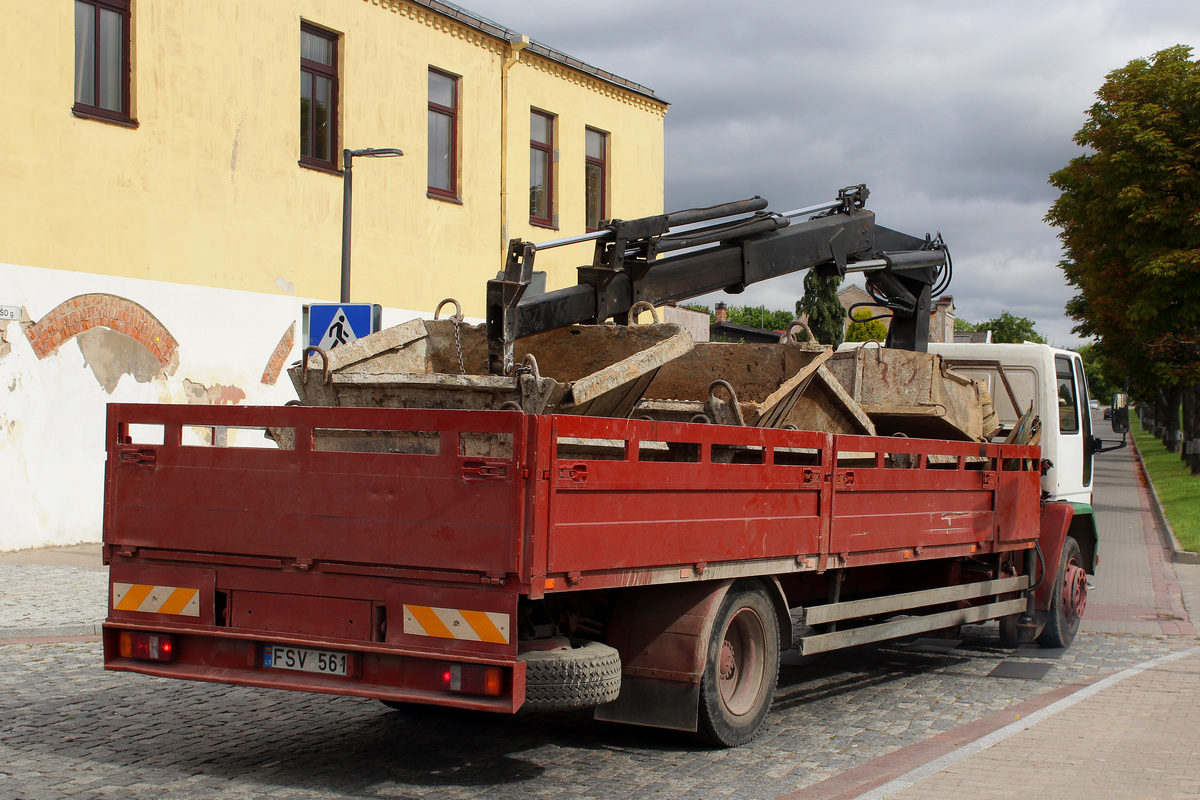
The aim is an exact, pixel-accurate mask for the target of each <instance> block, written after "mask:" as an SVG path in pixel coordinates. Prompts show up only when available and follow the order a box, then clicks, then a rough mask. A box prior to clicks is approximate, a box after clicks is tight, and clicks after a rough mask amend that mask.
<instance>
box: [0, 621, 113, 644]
mask: <svg viewBox="0 0 1200 800" xmlns="http://www.w3.org/2000/svg"><path fill="white" fill-rule="evenodd" d="M103 633H104V626H103V625H102V624H101V623H99V622H97V623H90V624H84V625H42V626H38V627H32V628H0V643H2V642H8V641H11V640H14V639H20V640H25V639H66V638H69V637H72V636H100V635H102V634H103Z"/></svg>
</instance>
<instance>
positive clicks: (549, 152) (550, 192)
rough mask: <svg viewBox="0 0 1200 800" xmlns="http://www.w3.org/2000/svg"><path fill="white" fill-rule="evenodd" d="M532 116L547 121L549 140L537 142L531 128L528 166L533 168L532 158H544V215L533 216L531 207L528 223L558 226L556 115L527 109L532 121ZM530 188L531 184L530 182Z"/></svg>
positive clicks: (547, 226) (539, 225) (543, 226)
mask: <svg viewBox="0 0 1200 800" xmlns="http://www.w3.org/2000/svg"><path fill="white" fill-rule="evenodd" d="M534 117H542V118H543V119H545V120H546V122H547V126H546V128H547V130H548V132H549V136H548V137H547V138H548V139H549V140H550V141H548V142H539V141H537V140H536V139H534V138H533V134H532V130H531V132H530V136H529V167H530V170H531V171H532V169H533V159H534V158H544V159H545V161H546V216H545V217H537V216H534V213H533V208H532V207H531V208H530V209H529V224H531V225H536V226H538V227H541V228H555V229H557V228H558V225H557V224H556V222H555V219H554V194H555V192H554V173H555V169H554V141H555V133H556V132H557V131H556V128H557V127H558V116H557V115H556V114H551V113H550V112H549V111H542V110H540V109H537V108H530V109H529V118H530V122H531V123H532V121H533V118H534ZM529 188H530V189H532V188H533V185H532V184H530V187H529Z"/></svg>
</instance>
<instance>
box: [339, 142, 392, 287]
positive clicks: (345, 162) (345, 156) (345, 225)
mask: <svg viewBox="0 0 1200 800" xmlns="http://www.w3.org/2000/svg"><path fill="white" fill-rule="evenodd" d="M402 155H404V153H403V151H401V150H397V149H396V148H395V147H366V148H363V149H362V150H343V151H342V166H343V169H342V296H341V302H343V303H349V302H350V197H351V194H352V180H351V176H350V162H351V161H353V160H354V158H355V157H359V158H363V157H366V158H391V157H392V156H402Z"/></svg>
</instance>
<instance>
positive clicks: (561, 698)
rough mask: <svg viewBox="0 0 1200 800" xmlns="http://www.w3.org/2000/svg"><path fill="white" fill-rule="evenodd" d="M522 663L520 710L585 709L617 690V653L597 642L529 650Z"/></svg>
mask: <svg viewBox="0 0 1200 800" xmlns="http://www.w3.org/2000/svg"><path fill="white" fill-rule="evenodd" d="M519 658H520V659H521V660H522V661H524V662H525V703H524V705H522V706H521V708H522V710H531V711H550V710H557V709H569V708H589V707H591V706H598V705H600V704H601V703H608V702H611V701H613V700H616V699H617V695H618V694H620V693H621V655H620V653H618V652H617V651H616V649H615V648H612V647H609V646H608V645H606V644H601V643H600V642H581V643H579V646H577V647H572V648H571V649H570V650H531V651H529V652H526V653H521V655H520V656H519Z"/></svg>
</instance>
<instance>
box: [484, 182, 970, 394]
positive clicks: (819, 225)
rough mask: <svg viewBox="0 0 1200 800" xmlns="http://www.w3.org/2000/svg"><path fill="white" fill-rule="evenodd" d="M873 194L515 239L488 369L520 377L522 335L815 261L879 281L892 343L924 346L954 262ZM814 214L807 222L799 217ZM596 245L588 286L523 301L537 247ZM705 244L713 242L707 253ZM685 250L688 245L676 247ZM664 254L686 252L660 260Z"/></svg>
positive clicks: (494, 287) (494, 285) (734, 285)
mask: <svg viewBox="0 0 1200 800" xmlns="http://www.w3.org/2000/svg"><path fill="white" fill-rule="evenodd" d="M868 194H869V193H868V191H867V188H866V187H865V186H853V187H850V188H847V189H843V190H842V191H841V192H839V193H838V199H837V200H836V201H832V202H828V203H823V204H820V205H817V206H811V207H808V208H802V209H797V210H795V211H791V212H788V213H786V214H774V213H769V212H766V211H765V210H764V209H765V208H766V205H767V203H766V201H765V200H763V199H762V198H759V197H755V198H752V199H750V200H744V201H740V202H736V203H728V204H725V205H721V206H713V207H711V208H701V209H690V210H687V211H680V212H676V213H674V214H662V215H659V216H654V217H645V218H642V219H636V220H611V221H608V222H606V223H605V227H604V228H603V229H602V230H599V231H595V232H593V233H589V234H584V235H582V236H577V237H570V238H566V239H559V240H556V241H553V242H545V243H543V244H540V245H538V244H533V243H531V242H524V241H522V240H520V239H514V240H513V241H512V242H510V244H509V251H508V259H507V262H506V264H505V269H504V276H503V277H502V278H498V279H496V280H491V281H488V288H487V334H488V356H489V367H490V369H491V371H492V372H493V373H494V374H511V372H512V368H513V356H512V353H513V347H512V345H513V342H514V341H516V340H517V339H519V338H522V337H524V336H530V335H532V334H535V333H540V332H542V331H547V330H553V329H555V328H560V327H564V326H567V325H573V324H577V323H599V322H603V321H604V320H606V319H609V318H612V319H614V320H616V321H617V322H618V323H624V322H627V321H628V314H629V310H630V309H631V308H632V307H633V306H634V304H635V303H638V302H643V301H644V302H647V303H650V304H651V305H656V306H657V305H662V304H663V303H671V302H679V301H681V300H687V299H689V298H692V297H699V296H701V295H704V294H708V293H710V292H715V291H719V290H725V291H727V292H731V293H738V292H741V291H742V290H743V289H744V288H745V287H746V286H748V285H750V284H752V283H758V282H760V281H765V280H769V279H770V278H775V277H778V276H780V275H787V274H789V273H793V272H798V271H800V270H804V269H814V268H815V269H818V270H821V271H822V272H823V273H827V274H838V275H843V276H844V275H845V274H846V273H847V272H854V271H866V272H869V273H870V275H869V276H868V285H869V286H870V287H871V288H872V294H875V295H876V296H878V297H880V299H881V300H882V301H883V304H884V305H886V306H887V307H888V308H889V309H890V310H891V311H892V312H893V315H894V317H893V321H892V332H891V333H890V334H889V337H888V338H889V345H891V346H895V347H902V348H904V349H909V350H925V349H927V345H928V338H929V337H928V333H929V313H928V312H929V304H930V292H931V287H932V286H933V285H934V283H935V282H936V281H937V277H938V275H939V273H940V271H941V269H942V268H943V267H944V266H945V264H946V263H947V256H946V252H945V248H944V247H943V246H942V244H941V241H940V239H938V240H930V238H929V237H928V236H927V237H925V238H923V239H922V238H918V237H914V236H909V235H908V234H904V233H900V232H898V231H893V230H890V229H888V228H883V227H881V226H877V225H876V224H875V215H874V213H872V212H870V211H867V210H866V209H865V208H864V204H865V201H866V198H867V196H868ZM745 214H750V216H748V217H744V216H743V217H740V218H738V219H734V220H732V221H724V222H717V223H715V224H711V225H706V226H703V227H699V228H693V229H689V230H683V231H680V232H673V229H676V230H677V229H679V228H680V227H681V226H688V225H694V224H697V223H707V222H712V221H713V220H720V219H723V218H725V217H732V216H736V215H745ZM799 217H807V219H804V220H803V221H799V222H793V219H795V218H799ZM585 241H594V242H595V255H594V258H593V261H592V264H591V265H590V266H587V267H579V283H578V285H576V286H572V287H569V288H566V289H559V290H556V291H552V292H546V293H544V294H540V295H537V296H536V297H529V298H526V297H524V294H525V290H526V289H527V288H528V286H529V282H530V279H531V277H532V272H533V261H534V257H535V255H536V253H537V251H538V250H545V249H548V248H550V247H558V246H561V245H565V244H574V243H579V242H585ZM696 248H702V249H696ZM676 251H685V252H676ZM664 253H675V254H674V255H666V256H662V257H660V256H661V255H662V254H664Z"/></svg>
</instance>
